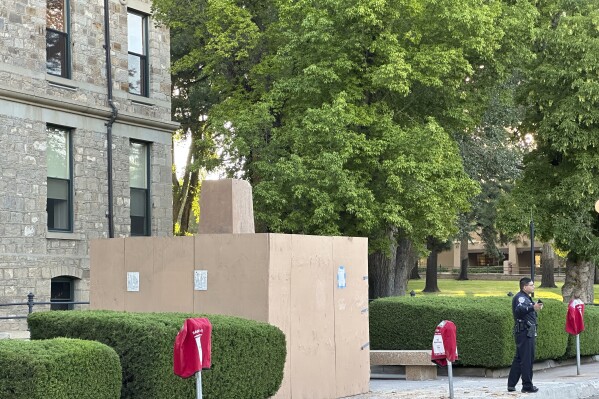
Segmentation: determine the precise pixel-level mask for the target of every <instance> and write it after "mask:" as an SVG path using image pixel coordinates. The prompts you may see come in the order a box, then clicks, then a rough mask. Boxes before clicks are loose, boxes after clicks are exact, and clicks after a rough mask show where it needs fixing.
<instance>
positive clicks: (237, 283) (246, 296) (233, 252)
mask: <svg viewBox="0 0 599 399" xmlns="http://www.w3.org/2000/svg"><path fill="white" fill-rule="evenodd" d="M194 240H195V268H196V269H198V270H206V271H207V272H208V285H207V288H208V289H207V290H206V291H194V295H193V297H194V300H193V304H194V307H193V311H194V312H196V313H219V314H226V315H232V316H240V317H245V318H248V319H253V320H259V321H264V322H266V321H268V261H269V255H268V235H267V234H199V235H197V236H195V237H194Z"/></svg>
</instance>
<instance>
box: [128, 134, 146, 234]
mask: <svg viewBox="0 0 599 399" xmlns="http://www.w3.org/2000/svg"><path fill="white" fill-rule="evenodd" d="M132 144H140V145H143V146H144V147H145V149H146V159H145V164H146V188H145V189H143V188H139V187H133V186H131V182H129V204H130V209H129V213H130V214H131V206H132V203H131V201H132V200H133V195H132V192H133V191H134V190H138V191H144V192H145V197H146V198H145V204H144V205H145V210H146V212H145V221H144V225H143V228H144V231H143V233H141V234H138V233H137V232H135V233H134V232H133V222H131V236H132V237H149V236H151V235H152V207H151V204H152V191H151V187H152V186H151V184H150V183H151V181H152V173H151V169H150V165H151V162H150V159H151V152H152V146H151V143H150V142H147V141H141V140H130V141H129V148H131V146H132ZM129 167H131V165H129ZM130 217H131V216H130Z"/></svg>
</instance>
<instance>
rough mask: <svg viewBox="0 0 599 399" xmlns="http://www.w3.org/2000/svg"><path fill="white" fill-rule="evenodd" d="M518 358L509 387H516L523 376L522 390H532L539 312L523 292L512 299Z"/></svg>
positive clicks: (515, 360)
mask: <svg viewBox="0 0 599 399" xmlns="http://www.w3.org/2000/svg"><path fill="white" fill-rule="evenodd" d="M512 314H513V315H514V337H515V338H516V356H514V361H513V362H512V368H511V369H510V375H509V377H508V380H507V385H508V387H515V386H516V384H517V383H518V380H519V379H520V376H522V388H523V389H532V387H533V385H532V364H533V362H534V360H535V341H536V339H535V337H536V336H537V312H535V309H534V302H533V301H532V299H531V297H530V296H529V295H528V294H526V293H525V292H523V291H520V292H519V293H517V294H516V295H515V296H514V298H513V299H512Z"/></svg>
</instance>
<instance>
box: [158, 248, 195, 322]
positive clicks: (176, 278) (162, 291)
mask: <svg viewBox="0 0 599 399" xmlns="http://www.w3.org/2000/svg"><path fill="white" fill-rule="evenodd" d="M153 241H154V244H153V251H154V277H153V281H154V284H153V296H152V301H153V303H154V306H153V309H152V311H154V312H191V310H192V309H193V270H194V266H193V264H194V263H193V262H194V239H193V237H156V238H154V239H153Z"/></svg>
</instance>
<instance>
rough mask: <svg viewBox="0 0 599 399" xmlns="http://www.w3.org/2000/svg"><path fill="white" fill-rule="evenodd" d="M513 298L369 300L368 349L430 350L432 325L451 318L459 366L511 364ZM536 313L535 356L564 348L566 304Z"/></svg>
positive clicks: (550, 303)
mask: <svg viewBox="0 0 599 399" xmlns="http://www.w3.org/2000/svg"><path fill="white" fill-rule="evenodd" d="M511 300H512V298H511V297H508V296H506V297H505V298H501V297H474V298H473V297H443V296H417V297H408V296H404V297H391V298H383V299H377V300H375V301H373V302H371V304H370V310H369V313H370V347H371V349H397V350H407V349H431V347H432V340H433V334H434V332H435V327H436V326H437V324H439V323H440V322H441V321H442V320H451V321H453V322H454V323H455V325H456V328H457V344H458V355H459V360H458V362H456V364H458V365H463V366H476V367H490V368H497V367H505V366H509V365H510V364H511V362H512V359H513V356H514V351H515V344H514V338H513V335H512V327H513V319H512V310H511ZM543 302H544V308H543V311H542V312H540V313H539V337H538V339H537V352H536V356H537V360H544V359H558V358H561V357H563V356H564V354H565V352H566V346H567V340H568V334H567V333H566V332H565V330H564V325H565V320H566V306H565V305H564V304H563V303H562V302H560V301H556V300H551V299H547V300H544V301H543Z"/></svg>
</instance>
